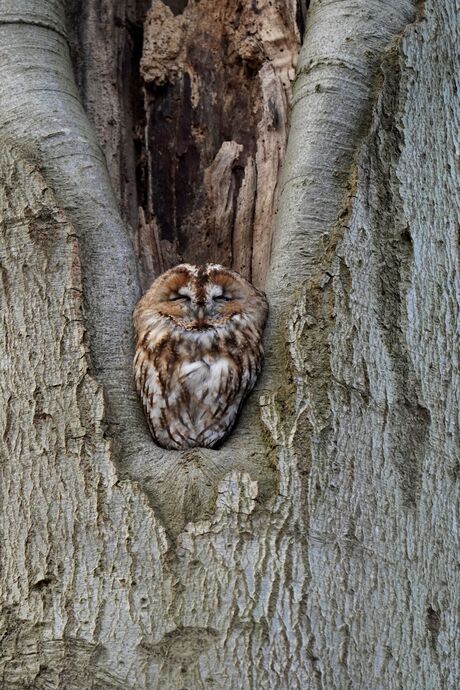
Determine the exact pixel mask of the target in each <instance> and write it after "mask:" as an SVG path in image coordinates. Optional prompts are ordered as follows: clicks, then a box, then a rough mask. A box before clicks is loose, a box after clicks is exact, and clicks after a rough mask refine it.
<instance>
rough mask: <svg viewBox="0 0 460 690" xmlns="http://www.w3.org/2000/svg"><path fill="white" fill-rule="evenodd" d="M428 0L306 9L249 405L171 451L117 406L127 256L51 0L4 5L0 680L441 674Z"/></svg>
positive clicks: (443, 636)
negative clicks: (197, 444)
mask: <svg viewBox="0 0 460 690" xmlns="http://www.w3.org/2000/svg"><path fill="white" fill-rule="evenodd" d="M416 9H417V8H416V7H415V3H411V2H409V0H407V1H406V2H404V3H402V2H401V1H400V0H398V1H396V0H394V1H393V2H391V1H389V2H387V3H385V5H384V6H382V3H380V2H372V0H368V1H367V2H365V1H364V0H362V1H361V2H356V0H354V1H353V2H351V0H350V1H349V0H337V1H332V0H331V1H329V2H320V0H317V1H316V2H313V3H312V5H311V7H310V10H309V18H308V19H307V34H306V39H305V45H304V49H303V51H302V55H301V60H300V65H299V71H298V78H297V82H296V87H295V93H294V103H295V105H294V110H293V113H292V129H291V134H290V144H289V151H288V156H287V163H286V167H285V175H284V181H283V183H282V192H281V198H280V213H279V216H278V220H277V233H276V242H275V245H274V258H273V263H272V268H271V272H270V274H269V286H270V297H271V302H272V307H273V308H272V326H271V329H270V334H269V346H270V347H269V356H268V361H267V369H266V374H265V378H264V380H263V381H262V384H261V386H262V389H263V391H262V392H263V395H262V396H261V399H260V410H259V409H258V402H257V397H258V396H257V395H256V396H254V397H253V402H252V405H250V406H249V409H248V410H247V411H246V416H245V418H244V419H243V420H242V424H241V425H240V426H239V428H238V430H237V431H236V433H235V434H234V436H233V437H232V438H231V439H230V442H229V444H228V445H227V446H225V447H224V448H223V449H222V450H221V451H213V452H209V453H198V452H194V453H193V454H180V453H164V452H161V451H160V450H158V449H155V448H154V447H152V446H151V444H150V446H149V444H148V439H145V438H144V435H143V432H144V429H145V427H144V426H143V425H142V422H141V421H140V419H139V414H138V409H137V408H136V406H135V403H134V401H133V400H132V399H131V397H130V395H131V392H130V391H131V389H130V386H129V383H128V380H129V373H128V372H129V370H128V369H127V367H128V366H129V365H128V363H127V362H128V360H129V356H130V355H129V349H130V345H128V343H130V341H129V338H128V336H127V328H128V326H127V323H128V321H129V311H130V308H131V305H132V302H133V301H134V299H135V296H136V294H137V291H138V283H137V280H136V274H135V270H134V268H133V266H134V258H133V254H132V252H130V251H129V245H128V244H127V242H126V234H125V232H124V228H123V224H122V223H121V222H120V220H119V218H118V216H117V214H116V211H115V202H114V200H113V198H112V196H111V194H110V190H109V187H108V184H107V181H106V176H105V170H104V167H103V165H102V162H101V157H100V155H99V152H98V149H97V146H96V145H95V143H94V139H93V136H92V134H91V130H90V129H89V128H88V127H87V124H86V120H85V118H84V116H83V113H82V112H81V109H80V107H79V105H78V100H77V99H76V98H75V91H74V87H73V85H72V83H71V81H70V80H69V74H70V64H69V60H68V53H67V48H66V44H65V41H64V39H63V38H62V33H63V31H64V29H63V19H62V18H63V4H62V3H60V2H58V0H49V2H44V1H43V0H40V2H37V3H34V2H28V1H27V0H22V2H15V3H14V5H12V4H10V3H9V2H5V1H4V0H3V1H1V2H0V39H1V40H0V46H1V48H0V73H1V75H2V80H0V138H1V139H2V144H3V146H2V153H1V155H0V179H1V182H2V184H1V188H0V208H1V219H2V226H1V238H0V241H1V244H0V261H1V285H0V295H1V300H2V312H1V318H2V324H1V328H0V334H1V335H0V337H1V338H2V342H1V343H0V351H1V352H2V360H1V363H2V367H1V370H0V397H1V404H0V439H1V440H0V458H1V473H2V477H1V483H0V487H1V491H2V499H1V505H2V524H1V529H2V543H3V553H2V562H1V566H2V568H1V574H0V577H1V586H0V590H1V592H2V603H1V615H2V618H1V626H2V627H1V633H0V640H1V645H2V649H1V655H0V679H1V683H2V686H3V687H5V688H8V690H10V689H11V690H16V689H19V688H21V689H22V688H26V687H33V688H37V689H38V690H41V689H43V690H45V688H46V690H49V689H50V688H62V689H63V690H64V689H65V690H67V689H70V690H72V689H75V690H77V689H78V690H82V689H86V688H88V690H89V689H98V690H103V689H104V690H107V689H111V688H113V689H115V688H117V689H120V690H121V689H122V688H123V690H128V689H131V690H135V689H136V690H143V689H146V690H147V688H148V689H149V690H151V689H155V688H156V689H158V690H176V689H177V690H181V689H183V688H189V689H193V690H195V688H196V689H204V688H216V689H219V690H241V688H251V689H254V690H265V689H266V690H269V689H270V690H275V689H277V690H281V689H282V690H284V689H286V690H287V689H288V688H289V690H291V689H293V690H296V689H298V690H305V689H308V688H312V689H313V688H324V689H327V690H330V689H337V690H342V688H347V687H352V688H354V687H356V688H359V687H363V688H364V687H365V688H372V689H374V688H375V689H377V690H380V689H381V690H387V689H388V688H390V689H393V688H394V689H395V690H396V689H397V688H405V689H410V690H419V689H420V688H425V687H426V688H446V689H447V690H451V689H452V690H454V688H456V687H457V686H458V684H459V682H460V673H459V668H458V659H459V658H460V654H459V651H460V650H459V649H458V635H457V629H458V610H459V603H460V602H459V586H458V562H457V561H458V559H457V558H456V554H457V553H458V551H457V550H456V549H457V548H458V547H457V545H456V543H455V532H454V525H455V521H456V520H457V519H458V505H459V502H458V483H459V476H460V468H459V462H458V458H459V450H460V449H459V447H458V446H459V443H458V439H459V428H458V424H459V400H458V396H459V393H458V391H459V390H460V388H459V380H458V377H459V374H458V371H459V369H458V352H459V345H458V305H459V303H460V294H459V292H460V285H459V274H460V267H459V253H458V221H459V219H458V208H457V207H456V206H455V205H454V204H453V199H454V197H455V189H456V186H457V185H458V169H457V168H456V164H458V160H456V159H455V145H454V142H455V140H456V139H457V138H458V131H459V113H458V103H457V101H456V93H457V89H458V84H456V82H455V79H458V74H459V65H458V51H457V45H458V41H459V35H458V25H457V24H456V22H455V10H454V8H453V5H452V4H451V3H450V1H449V0H438V1H437V2H436V3H435V2H434V0H427V1H426V3H425V6H424V8H422V9H423V14H421V15H420V16H419V17H417V16H416ZM411 22H412V23H411ZM31 46H36V49H32V48H31ZM26 47H27V50H26ZM72 183H73V184H72ZM101 240H104V241H101ZM108 247H110V252H109V250H108ZM108 258H110V259H111V263H110V264H109V266H108V267H107V268H105V269H104V266H105V265H106V263H107V261H108ZM80 267H81V275H80ZM110 307H112V309H113V315H112V314H111V313H110ZM103 394H104V395H105V398H106V402H104V399H103ZM259 415H260V416H261V417H262V419H263V422H264V424H265V430H264V431H261V427H260V424H259V423H258V421H257V420H258V417H259ZM114 441H115V443H114ZM114 449H115V450H116V453H115V454H114ZM254 456H256V459H254ZM232 463H233V464H232ZM270 465H272V466H275V467H276V478H277V482H276V491H275V492H273V491H272V492H271V493H270V491H268V490H267V491H266V494H265V496H262V497H261V495H260V487H259V493H258V487H257V484H256V482H255V481H254V480H255V479H256V478H258V479H260V482H261V485H263V484H264V482H265V483H266V484H267V485H272V486H273V485H274V483H273V480H272V478H271V477H270V472H269V468H270ZM245 467H246V469H247V470H248V471H247V472H244V471H242V470H243V469H244V468H245ZM257 468H258V469H257ZM149 472H150V474H151V475H153V479H152V476H150V479H149V474H148V473H149ZM257 472H258V473H259V474H257ZM171 475H174V476H171ZM187 475H189V476H188V478H187ZM133 480H135V481H133ZM219 481H220V483H219ZM149 482H150V483H149ZM217 485H218V493H217V499H216V501H215V506H213V510H212V511H209V505H210V504H211V497H212V496H214V497H215V495H216V488H215V487H216V486H217ZM161 487H164V489H162V488H161ZM155 493H156V497H155V496H154V495H153V494H155ZM200 499H203V500H204V502H205V504H206V505H207V506H208V511H209V514H208V515H207V516H206V517H205V518H203V517H201V518H200V517H199V516H197V518H196V519H195V521H194V522H189V523H188V524H187V525H186V526H185V527H184V528H181V520H182V521H183V520H184V519H185V517H186V516H187V515H188V516H189V517H190V515H192V516H193V514H194V512H195V513H197V511H198V515H199V511H200V507H199V506H198V504H199V502H200ZM178 505H179V506H180V507H179V508H178V507H177V506H178ZM152 506H154V508H152ZM184 506H185V507H184ZM160 517H161V518H162V519H163V523H162V522H161V521H160ZM171 523H174V525H175V531H176V537H175V538H171V537H168V536H167V533H166V531H165V527H164V525H165V524H166V525H167V526H168V528H169V529H171Z"/></svg>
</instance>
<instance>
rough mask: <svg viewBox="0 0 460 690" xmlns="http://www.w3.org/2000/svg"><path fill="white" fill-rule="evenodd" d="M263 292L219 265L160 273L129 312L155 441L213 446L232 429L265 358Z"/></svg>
mask: <svg viewBox="0 0 460 690" xmlns="http://www.w3.org/2000/svg"><path fill="white" fill-rule="evenodd" d="M267 312H268V304H267V300H266V298H265V295H264V294H263V293H262V292H260V290H256V288H254V287H253V286H252V285H251V284H250V283H248V281H247V280H245V279H244V278H242V277H241V276H240V275H238V273H235V272H234V271H230V270H228V269H226V268H223V266H220V265H218V264H206V265H205V266H192V265H190V264H181V265H180V266H176V267H175V268H172V269H171V270H169V271H167V272H166V273H163V275H161V276H160V277H159V278H157V280H155V281H154V282H153V284H152V285H151V287H150V289H149V290H148V291H147V292H146V293H145V295H144V296H143V297H142V299H141V300H140V301H139V302H138V304H137V306H136V309H135V310H134V328H135V332H136V355H135V358H134V375H135V380H136V387H137V390H138V393H139V395H140V397H141V400H142V403H143V405H144V410H145V413H146V417H147V421H148V423H149V427H150V430H151V432H152V435H153V437H154V439H155V441H156V442H157V443H158V444H159V445H160V446H163V447H164V448H170V449H183V448H193V447H195V446H204V447H208V448H213V447H215V446H216V445H218V444H219V442H220V441H222V440H223V439H224V438H225V437H226V436H227V434H228V433H229V432H230V430H231V429H232V427H233V425H234V423H235V421H236V417H237V415H238V412H239V410H240V408H241V405H242V403H243V400H244V398H245V397H246V395H247V394H248V393H249V392H250V391H251V390H252V388H253V387H254V384H255V382H256V379H257V376H258V374H259V372H260V369H261V365H262V357H263V347H262V332H263V329H264V326H265V322H266V319H267Z"/></svg>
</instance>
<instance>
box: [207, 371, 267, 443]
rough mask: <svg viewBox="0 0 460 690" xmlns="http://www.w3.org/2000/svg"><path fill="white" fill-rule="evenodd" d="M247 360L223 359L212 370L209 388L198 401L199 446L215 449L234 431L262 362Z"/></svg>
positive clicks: (208, 379) (208, 380) (208, 381)
mask: <svg viewBox="0 0 460 690" xmlns="http://www.w3.org/2000/svg"><path fill="white" fill-rule="evenodd" d="M245 359H246V360H247V358H242V360H241V359H240V360H235V359H227V358H222V359H220V360H218V361H216V362H215V363H213V364H212V365H211V366H210V367H209V369H210V371H209V377H208V378H207V382H206V384H207V385H206V388H205V389H204V392H203V394H202V395H201V396H199V397H198V399H197V401H196V403H197V408H196V412H195V415H194V424H195V428H196V432H197V445H202V446H207V447H215V446H216V445H218V444H219V443H221V442H222V441H223V440H224V439H225V438H226V437H227V436H228V434H229V433H230V431H231V430H232V428H233V425H234V424H235V421H236V419H237V417H238V413H239V411H240V409H241V406H242V404H243V401H244V399H245V398H246V396H247V395H248V394H249V393H250V391H251V390H252V388H253V387H254V384H255V382H256V380H257V376H258V373H259V371H260V361H259V362H256V361H254V360H253V359H252V358H251V362H248V361H244V360H245Z"/></svg>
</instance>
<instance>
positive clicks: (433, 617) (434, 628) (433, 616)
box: [425, 606, 441, 648]
mask: <svg viewBox="0 0 460 690" xmlns="http://www.w3.org/2000/svg"><path fill="white" fill-rule="evenodd" d="M425 625H426V629H427V632H428V634H429V635H430V639H431V645H432V647H433V648H435V647H436V642H437V638H438V635H439V631H440V630H441V617H440V615H439V612H438V611H436V610H435V609H434V608H433V607H432V606H428V608H427V610H426V622H425Z"/></svg>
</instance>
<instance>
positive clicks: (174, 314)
mask: <svg viewBox="0 0 460 690" xmlns="http://www.w3.org/2000/svg"><path fill="white" fill-rule="evenodd" d="M139 307H140V308H141V310H142V312H143V314H144V316H145V315H146V311H147V312H149V313H151V315H152V316H154V315H156V316H162V317H166V318H168V319H170V320H171V321H172V322H173V323H174V324H175V325H176V326H179V327H181V328H183V329H185V330H187V331H192V330H203V329H206V328H215V327H217V326H224V325H225V324H226V323H228V322H229V321H232V320H239V319H241V318H242V317H244V318H245V319H246V318H247V319H250V320H251V321H252V323H253V325H254V326H255V327H257V328H258V329H259V330H260V331H262V329H263V327H264V325H265V321H266V318H267V311H268V306H267V300H266V297H265V295H264V293H263V292H261V291H260V290H257V289H256V288H255V287H253V286H252V285H251V283H249V282H248V281H247V280H245V279H244V278H243V277H242V276H240V275H239V274H238V273H235V271H230V270H229V269H227V268H224V267H223V266H220V265H219V264H205V265H204V266H192V265H191V264H180V265H179V266H176V267H175V268H172V269H170V270H169V271H166V273H163V274H162V275H161V276H160V277H159V278H157V279H156V280H155V281H154V282H153V283H152V285H151V286H150V288H149V290H148V291H147V292H146V293H145V295H144V297H143V298H142V299H141V301H140V302H139V306H138V309H139ZM136 311H137V309H136ZM135 318H136V314H135Z"/></svg>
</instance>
